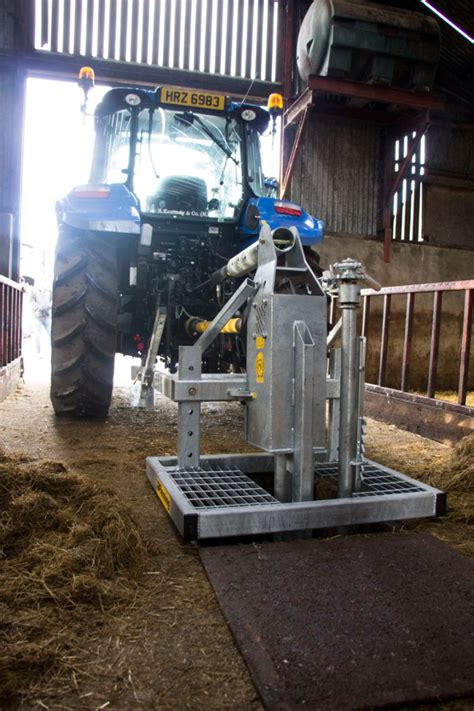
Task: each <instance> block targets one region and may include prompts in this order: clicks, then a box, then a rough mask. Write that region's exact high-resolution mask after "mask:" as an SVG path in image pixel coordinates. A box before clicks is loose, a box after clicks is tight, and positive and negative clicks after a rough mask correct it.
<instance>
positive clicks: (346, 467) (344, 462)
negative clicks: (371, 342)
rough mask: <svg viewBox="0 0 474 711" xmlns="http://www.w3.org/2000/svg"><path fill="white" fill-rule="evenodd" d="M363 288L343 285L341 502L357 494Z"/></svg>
mask: <svg viewBox="0 0 474 711" xmlns="http://www.w3.org/2000/svg"><path fill="white" fill-rule="evenodd" d="M359 293H360V288H359V286H358V285H357V284H350V283H349V284H341V286H340V292H339V299H340V306H341V311H342V356H341V398H340V408H341V411H340V425H339V480H338V496H339V498H341V499H344V498H347V497H350V496H352V494H353V493H354V467H353V463H352V461H353V459H354V458H355V454H356V451H355V444H356V443H355V433H356V426H357V417H358V412H357V401H358V392H357V366H358V362H357V330H356V305H357V304H358V301H359Z"/></svg>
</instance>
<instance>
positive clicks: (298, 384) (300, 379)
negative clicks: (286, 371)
mask: <svg viewBox="0 0 474 711" xmlns="http://www.w3.org/2000/svg"><path fill="white" fill-rule="evenodd" d="M293 339H294V341H293V345H294V353H295V391H294V392H295V398H294V403H295V404H294V408H295V409H294V412H295V415H294V444H293V447H294V449H293V481H292V492H291V500H292V501H312V500H313V498H314V461H313V380H314V351H315V345H314V341H313V339H312V337H311V333H310V331H309V329H308V327H307V326H306V324H305V323H304V321H295V325H294V329H293Z"/></svg>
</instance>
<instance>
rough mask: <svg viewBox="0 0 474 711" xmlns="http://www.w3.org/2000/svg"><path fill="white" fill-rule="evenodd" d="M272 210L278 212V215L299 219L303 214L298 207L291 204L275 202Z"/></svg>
mask: <svg viewBox="0 0 474 711" xmlns="http://www.w3.org/2000/svg"><path fill="white" fill-rule="evenodd" d="M274 208H275V212H279V213H280V215H293V216H294V217H300V216H301V214H302V212H303V210H302V209H301V207H300V206H299V205H295V204H293V203H292V202H275V203H274Z"/></svg>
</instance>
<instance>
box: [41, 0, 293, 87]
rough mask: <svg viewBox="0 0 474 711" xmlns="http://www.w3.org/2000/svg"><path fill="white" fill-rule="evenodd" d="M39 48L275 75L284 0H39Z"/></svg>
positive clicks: (238, 73)
mask: <svg viewBox="0 0 474 711" xmlns="http://www.w3.org/2000/svg"><path fill="white" fill-rule="evenodd" d="M34 7H35V22H34V35H35V39H34V46H35V49H37V50H42V51H48V52H53V53H60V54H69V55H75V56H82V57H84V58H88V59H89V60H90V61H92V59H93V58H99V59H113V60H117V61H121V62H135V63H138V64H147V65H152V66H159V67H168V68H173V69H186V70H191V71H202V72H206V73H210V74H222V75H226V76H238V77H244V78H248V79H254V78H256V77H258V78H259V79H260V80H262V81H268V82H275V81H276V79H277V77H278V76H279V74H280V56H281V53H279V52H278V51H277V50H278V45H279V44H280V34H279V19H280V18H279V16H280V12H281V8H282V5H281V4H280V3H279V2H278V0H63V1H62V2H61V1H60V0H34Z"/></svg>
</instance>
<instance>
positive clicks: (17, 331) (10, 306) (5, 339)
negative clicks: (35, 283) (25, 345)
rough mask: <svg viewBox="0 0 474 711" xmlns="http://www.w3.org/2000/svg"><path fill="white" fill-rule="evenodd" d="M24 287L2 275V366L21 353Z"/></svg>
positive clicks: (0, 284)
mask: <svg viewBox="0 0 474 711" xmlns="http://www.w3.org/2000/svg"><path fill="white" fill-rule="evenodd" d="M22 308H23V288H22V286H21V284H18V283H17V282H15V281H12V280H11V279H7V277H5V276H2V275H0V368H3V367H4V366H6V365H8V364H9V363H13V361H15V360H16V359H17V358H19V357H20V355H21V315H22Z"/></svg>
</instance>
